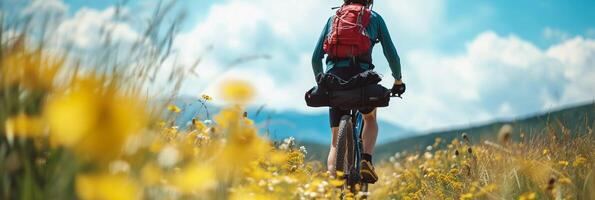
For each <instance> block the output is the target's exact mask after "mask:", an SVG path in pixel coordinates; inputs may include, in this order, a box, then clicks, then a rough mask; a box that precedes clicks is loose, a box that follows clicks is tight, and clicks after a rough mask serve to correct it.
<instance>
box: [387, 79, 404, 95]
mask: <svg viewBox="0 0 595 200" xmlns="http://www.w3.org/2000/svg"><path fill="white" fill-rule="evenodd" d="M405 89H406V87H405V83H403V82H402V81H400V80H397V81H395V84H393V88H392V89H391V90H390V91H391V93H392V95H393V97H399V98H402V97H401V95H403V93H405Z"/></svg>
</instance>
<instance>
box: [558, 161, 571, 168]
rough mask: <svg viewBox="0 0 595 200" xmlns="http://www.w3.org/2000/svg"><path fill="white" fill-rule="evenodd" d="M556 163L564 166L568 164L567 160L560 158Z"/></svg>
mask: <svg viewBox="0 0 595 200" xmlns="http://www.w3.org/2000/svg"><path fill="white" fill-rule="evenodd" d="M558 164H560V165H562V166H563V167H566V166H568V164H569V163H568V161H565V160H561V161H559V162H558Z"/></svg>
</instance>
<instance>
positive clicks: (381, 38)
mask: <svg viewBox="0 0 595 200" xmlns="http://www.w3.org/2000/svg"><path fill="white" fill-rule="evenodd" d="M332 19H333V17H331V18H329V19H328V21H327V22H326V25H325V27H324V29H323V30H322V34H321V35H320V38H319V39H318V43H317V44H316V48H315V49H314V54H313V55H312V69H313V70H314V75H315V76H316V75H318V74H320V73H322V59H323V58H324V54H325V53H324V50H323V45H324V41H325V40H326V37H327V36H328V35H329V33H330V31H331V29H332V26H333V21H332ZM366 31H367V33H368V35H369V36H370V39H371V40H372V48H373V47H374V45H375V44H376V43H378V42H380V43H381V44H382V50H383V51H384V56H385V57H386V60H387V61H388V65H389V66H390V69H391V71H392V76H393V77H394V78H395V79H396V80H401V60H400V58H399V54H397V49H396V48H395V45H394V44H393V42H392V40H391V38H390V34H389V33H388V28H387V27H386V24H385V23H384V20H383V19H382V17H380V15H379V14H378V13H376V12H374V11H372V16H371V19H370V24H369V25H368V27H366ZM349 64H350V60H349V59H345V60H340V61H337V62H335V61H332V60H327V62H326V71H327V72H328V71H329V70H330V69H332V68H334V67H348V66H349ZM360 67H362V68H364V69H369V65H368V64H366V63H361V64H360Z"/></svg>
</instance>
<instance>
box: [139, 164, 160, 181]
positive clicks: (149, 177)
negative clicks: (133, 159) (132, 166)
mask: <svg viewBox="0 0 595 200" xmlns="http://www.w3.org/2000/svg"><path fill="white" fill-rule="evenodd" d="M161 177H162V173H161V170H160V169H159V167H157V165H155V164H147V165H145V166H144V167H143V169H142V170H141V180H142V181H143V183H145V184H147V185H157V184H159V182H160V181H161Z"/></svg>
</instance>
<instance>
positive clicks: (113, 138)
mask: <svg viewBox="0 0 595 200" xmlns="http://www.w3.org/2000/svg"><path fill="white" fill-rule="evenodd" d="M166 7H167V5H166ZM163 10H167V9H163ZM165 14H166V13H160V12H156V14H155V19H151V20H149V21H150V22H151V23H149V25H148V26H147V27H146V31H145V35H143V36H142V37H140V38H138V41H137V42H135V43H134V44H132V45H128V46H127V47H126V48H124V47H122V46H121V45H119V44H113V43H111V42H110V40H109V39H107V40H105V41H104V42H103V44H102V45H101V48H100V49H98V50H95V51H94V52H93V53H94V54H98V55H102V56H97V57H95V58H96V59H98V60H93V59H91V60H88V59H83V58H81V57H79V56H81V55H80V54H72V53H71V52H70V50H69V49H68V48H65V49H64V48H59V47H58V48H56V47H55V46H48V43H47V42H48V41H47V40H48V38H47V36H46V34H44V35H42V36H39V35H38V34H33V33H38V32H39V30H38V31H31V30H32V29H36V26H34V25H32V24H28V23H25V22H22V23H20V22H14V21H10V20H8V21H6V20H4V19H5V18H4V17H3V18H2V19H3V21H2V22H3V23H2V26H0V27H2V30H0V33H5V32H7V31H5V30H7V27H8V28H11V27H12V28H14V29H20V30H23V31H21V32H18V33H16V34H15V33H12V34H9V35H7V34H2V35H1V36H0V39H1V48H0V101H1V102H0V199H110V200H111V199H337V198H339V197H340V191H339V190H338V189H337V186H340V185H341V184H342V183H341V181H338V180H334V179H331V178H329V177H328V175H327V174H326V172H325V171H324V170H323V169H325V167H324V166H323V165H324V164H323V163H321V162H306V161H305V160H304V158H305V156H306V154H307V150H306V149H305V148H300V147H297V146H295V141H293V139H291V138H289V139H286V140H284V141H280V142H273V141H270V140H268V139H266V138H264V137H261V136H260V135H259V134H258V129H257V128H256V127H255V125H254V122H253V121H251V120H250V119H247V118H246V117H244V116H245V115H244V105H245V103H246V102H248V101H249V100H250V99H251V97H252V96H253V89H252V88H251V87H250V86H249V84H248V83H244V82H240V81H230V82H228V83H226V84H224V86H223V87H222V88H221V92H222V94H223V95H222V96H223V98H224V100H225V101H227V102H228V106H227V107H226V108H224V109H222V111H220V112H219V113H217V114H216V115H214V117H213V119H210V118H203V119H201V118H195V119H194V120H192V124H191V125H189V126H188V127H177V126H175V125H174V122H175V120H176V116H177V115H178V114H179V113H181V112H182V111H183V110H182V109H180V108H179V107H178V106H176V105H174V104H171V103H169V102H172V100H173V97H175V96H176V95H177V90H178V89H179V87H180V84H181V81H182V80H183V79H184V74H185V73H184V70H185V69H187V68H184V67H180V68H176V67H173V66H167V67H169V68H170V69H169V70H167V72H169V73H170V74H168V76H166V77H168V78H167V80H166V81H165V82H158V80H156V79H158V78H157V77H155V74H158V73H160V72H162V71H160V70H163V67H164V66H166V63H167V62H165V61H166V60H167V59H168V57H169V56H170V49H169V46H171V44H170V43H171V41H173V39H174V34H173V33H174V32H175V31H167V30H175V27H176V23H173V24H161V23H162V20H160V18H162V17H163V16H165ZM160 26H164V28H155V27H160ZM43 27H46V26H43ZM46 28H47V27H46ZM14 29H11V30H14ZM162 30H166V31H165V33H161V32H160V31H162ZM43 31H48V32H49V33H51V30H50V29H48V30H43ZM43 31H42V32H43ZM50 35H51V34H50ZM105 37H109V33H108V34H106V36H105ZM114 49H118V51H114ZM119 54H125V55H127V56H126V57H127V58H129V59H123V60H122V59H120V58H119V57H121V56H118V55H119ZM167 67H166V68H167ZM171 68H173V69H171ZM163 85H165V86H163ZM158 86H162V87H158ZM156 88H159V89H156ZM162 88H169V89H167V90H162ZM151 90H159V92H154V91H151ZM166 97H170V99H168V100H167V101H163V99H164V98H166ZM210 100H211V97H210V96H208V95H202V96H201V97H197V98H196V101H198V102H200V103H203V104H204V103H205V102H207V101H210ZM494 134H500V135H501V137H500V138H501V141H499V142H498V143H495V142H486V143H483V144H481V145H470V144H469V143H468V140H469V136H467V135H464V136H463V137H462V138H461V139H460V140H454V141H442V140H440V139H437V140H436V144H435V145H433V146H430V147H428V148H427V151H426V152H422V153H414V154H401V153H398V154H395V156H393V157H391V159H390V160H388V161H386V162H383V163H380V164H378V169H377V171H378V172H379V174H380V175H381V177H380V181H379V183H377V184H376V185H374V186H373V187H372V191H371V198H373V199H593V198H595V194H594V193H593V192H594V191H595V188H594V187H595V184H593V178H594V176H595V175H594V174H593V173H592V172H593V169H594V168H593V165H594V163H593V156H594V155H593V152H594V151H593V150H594V148H593V147H594V146H593V141H594V140H593V136H592V130H589V131H588V132H585V133H580V134H579V135H580V136H578V137H570V134H569V133H568V131H567V130H565V129H561V130H547V131H546V133H543V134H542V137H539V138H531V139H523V140H521V141H520V142H513V141H510V140H509V138H510V137H509V136H510V134H515V133H512V132H511V131H510V127H503V129H502V131H501V133H494ZM359 195H360V194H358V195H347V196H348V197H349V198H357V197H359Z"/></svg>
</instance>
